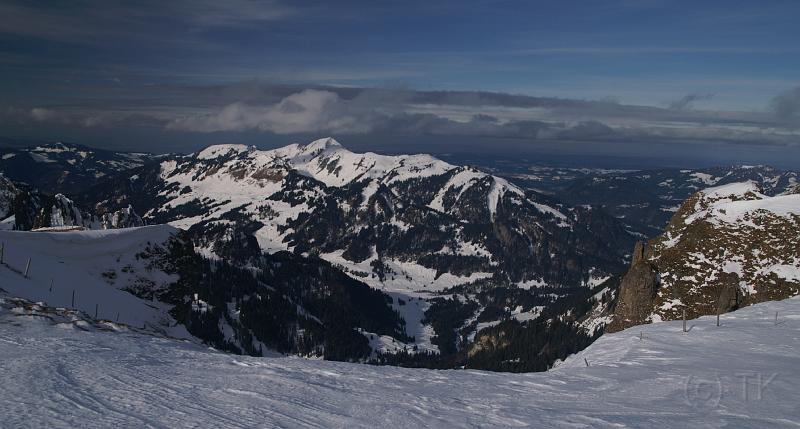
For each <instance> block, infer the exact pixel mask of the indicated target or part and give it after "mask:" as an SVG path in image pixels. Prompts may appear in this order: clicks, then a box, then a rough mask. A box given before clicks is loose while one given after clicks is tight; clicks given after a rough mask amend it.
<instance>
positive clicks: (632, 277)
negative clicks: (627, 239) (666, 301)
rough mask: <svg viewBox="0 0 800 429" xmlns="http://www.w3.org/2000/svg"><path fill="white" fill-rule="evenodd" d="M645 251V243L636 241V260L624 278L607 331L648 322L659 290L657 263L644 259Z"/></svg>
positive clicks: (615, 330)
mask: <svg viewBox="0 0 800 429" xmlns="http://www.w3.org/2000/svg"><path fill="white" fill-rule="evenodd" d="M643 251H644V246H643V243H641V242H639V243H636V251H634V261H635V262H634V263H633V264H632V265H631V268H630V270H628V272H627V273H626V274H625V276H624V277H623V278H622V282H621V283H620V286H619V292H618V293H619V298H618V301H617V307H616V310H615V311H614V319H613V321H612V322H611V323H610V324H609V325H608V326H607V327H606V332H617V331H621V330H623V329H625V328H629V327H631V326H635V325H641V324H643V323H647V319H648V317H649V316H650V313H652V310H653V303H654V302H655V299H656V293H657V292H658V271H657V268H656V267H655V265H653V264H651V263H650V262H648V261H646V260H644V259H643V258H644V254H643ZM637 255H639V256H638V258H637Z"/></svg>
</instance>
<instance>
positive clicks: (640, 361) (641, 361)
mask: <svg viewBox="0 0 800 429" xmlns="http://www.w3.org/2000/svg"><path fill="white" fill-rule="evenodd" d="M776 312H777V314H778V320H777V324H776V323H775V314H776ZM680 325H681V324H680V322H662V323H656V324H653V325H648V326H644V327H641V328H640V327H636V328H632V329H629V330H626V331H623V332H619V333H616V334H611V335H606V336H604V337H602V338H601V339H600V340H598V341H597V342H596V343H594V344H593V345H592V346H590V347H589V348H588V349H586V350H585V351H584V352H582V353H580V354H579V355H576V356H573V357H571V358H569V359H568V360H567V361H566V362H565V363H563V364H562V365H561V366H559V367H557V368H556V369H554V370H552V371H550V372H547V373H534V374H500V373H487V372H480V371H472V370H466V371H462V370H450V371H431V370H419V369H416V370H415V369H404V368H396V367H375V366H364V365H355V364H346V363H335V362H324V361H316V360H305V359H299V358H251V357H240V356H232V355H227V354H223V353H219V352H215V351H213V350H209V349H207V348H204V347H201V346H199V345H196V344H191V343H183V342H178V341H174V340H169V339H165V338H163V337H158V336H149V335H144V334H141V333H137V332H135V331H131V330H128V329H123V328H119V327H116V326H114V325H113V324H110V323H106V324H100V325H94V324H92V323H87V322H86V321H82V320H80V317H74V316H71V315H70V314H69V313H64V312H55V313H54V312H52V311H50V310H48V309H43V308H40V307H38V306H31V305H24V304H23V303H20V302H18V301H14V300H10V299H8V297H7V296H2V297H1V298H0V415H2V416H3V422H2V424H3V425H7V426H8V427H53V428H55V427H109V426H149V427H192V426H214V427H326V428H328V427H376V426H388V427H414V428H418V427H436V428H442V427H448V428H449V427H476V426H491V427H549V428H575V427H592V428H612V427H613V428H621V427H736V428H759V429H761V428H765V427H786V428H789V427H797V425H798V421H800V411H798V410H797V406H796V405H797V404H796V388H797V386H798V385H800V373H798V371H797V370H796V369H797V365H798V363H800V362H799V359H798V356H800V344H799V343H798V341H797V338H798V337H799V336H800V299H798V298H793V299H789V300H786V301H782V302H769V303H763V304H758V305H754V306H751V307H748V308H746V309H743V310H740V311H737V312H735V313H731V314H728V315H725V316H724V317H723V319H722V326H720V327H716V326H715V323H714V320H713V318H708V317H706V318H701V319H697V320H693V321H690V323H689V325H690V330H689V332H687V333H683V332H682V330H681V326H680ZM113 331H117V332H113ZM587 362H588V364H589V366H588V367H587V366H586V363H587Z"/></svg>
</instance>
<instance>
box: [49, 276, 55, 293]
mask: <svg viewBox="0 0 800 429" xmlns="http://www.w3.org/2000/svg"><path fill="white" fill-rule="evenodd" d="M54 281H55V280H53V279H50V292H52V291H53V282H54Z"/></svg>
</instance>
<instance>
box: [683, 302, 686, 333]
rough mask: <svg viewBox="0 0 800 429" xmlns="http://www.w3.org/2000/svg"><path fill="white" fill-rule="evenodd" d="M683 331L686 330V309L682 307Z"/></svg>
mask: <svg viewBox="0 0 800 429" xmlns="http://www.w3.org/2000/svg"><path fill="white" fill-rule="evenodd" d="M683 332H686V309H685V308H684V309H683Z"/></svg>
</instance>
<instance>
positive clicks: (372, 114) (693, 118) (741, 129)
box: [0, 82, 800, 146]
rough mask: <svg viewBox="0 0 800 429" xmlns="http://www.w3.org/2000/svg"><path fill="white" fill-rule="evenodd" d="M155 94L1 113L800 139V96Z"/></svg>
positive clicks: (445, 132) (268, 127)
mask: <svg viewBox="0 0 800 429" xmlns="http://www.w3.org/2000/svg"><path fill="white" fill-rule="evenodd" d="M146 91H147V92H146V93H145V94H140V97H138V98H134V97H131V98H130V99H127V98H121V99H119V100H117V101H116V102H115V103H111V104H109V102H108V101H107V100H97V101H92V100H86V101H85V102H84V103H83V104H75V105H68V106H35V107H17V106H13V107H7V108H6V109H5V110H0V121H2V123H5V124H17V125H20V124H31V123H33V124H42V125H45V124H55V125H60V126H65V127H83V128H86V127H89V128H92V127H99V128H103V127H120V126H125V127H149V128H154V129H162V130H168V131H173V132H183V133H203V134H207V133H219V132H228V133H238V132H263V133H271V134H278V135H294V134H303V135H308V134H333V135H375V136H382V135H406V136H414V135H426V136H465V137H496V138H506V139H520V140H552V141H582V142H598V143H602V142H615V143H620V142H622V143H624V142H632V143H646V142H653V141H660V142H668V141H678V142H699V143H708V142H712V143H723V144H739V145H753V146H763V145H772V146H797V145H798V141H799V140H800V127H798V124H799V119H800V88H794V89H790V90H788V91H786V92H784V93H783V94H780V95H779V96H777V97H775V98H774V99H773V100H772V102H771V104H770V110H769V111H765V112H719V111H704V110H696V109H693V108H692V103H693V102H695V101H697V100H702V99H704V98H708V97H711V96H710V95H702V94H700V95H698V94H689V95H687V96H685V97H683V98H681V99H679V100H677V101H675V102H672V103H669V104H667V106H666V107H664V108H657V107H649V106H632V105H624V104H620V103H616V102H613V101H606V100H603V101H587V100H571V99H561V98H547V97H531V96H524V95H513V94H505V93H493V92H477V91H414V90H408V89H379V88H337V87H324V86H316V87H307V88H303V87H298V86H287V85H275V84H269V83H265V82H244V83H239V84H232V85H215V86H193V87H181V86H170V87H167V86H164V87H153V88H149V89H147V90H146ZM141 95H147V96H146V97H141ZM142 99H144V100H145V102H143V101H141V100H142ZM101 106H102V107H101Z"/></svg>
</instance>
